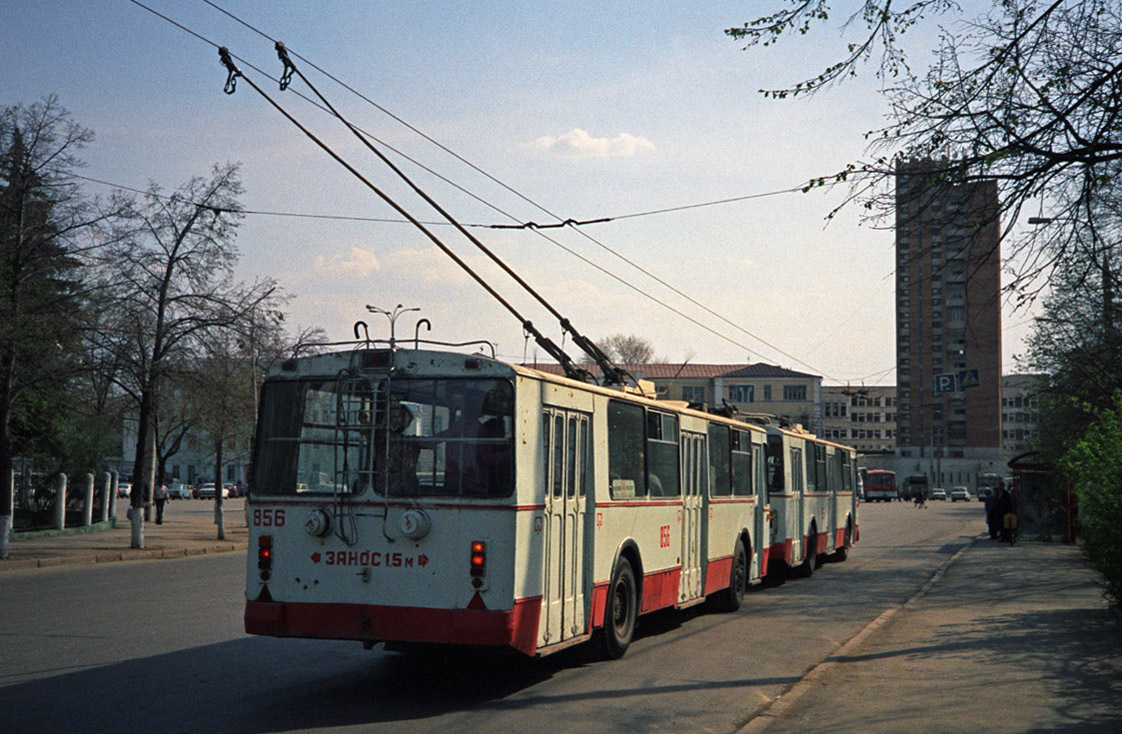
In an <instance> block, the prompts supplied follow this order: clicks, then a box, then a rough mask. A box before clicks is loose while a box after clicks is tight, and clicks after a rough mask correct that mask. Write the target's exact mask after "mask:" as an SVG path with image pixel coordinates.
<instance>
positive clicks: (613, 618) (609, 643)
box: [600, 558, 639, 660]
mask: <svg viewBox="0 0 1122 734" xmlns="http://www.w3.org/2000/svg"><path fill="white" fill-rule="evenodd" d="M638 616H639V595H638V593H637V586H636V584H635V571H634V570H632V568H631V563H630V561H628V560H627V559H626V558H620V559H619V560H617V561H616V567H615V570H614V571H612V582H611V584H609V585H608V599H607V602H606V605H605V609H604V631H603V635H602V636H601V638H600V642H601V645H600V649H601V652H602V653H603V655H604V658H605V659H607V660H618V659H620V658H622V657H623V655H624V653H626V652H627V648H628V647H630V645H631V639H632V638H633V637H634V636H635V622H636V620H637V619H638Z"/></svg>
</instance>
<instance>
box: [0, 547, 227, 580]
mask: <svg viewBox="0 0 1122 734" xmlns="http://www.w3.org/2000/svg"><path fill="white" fill-rule="evenodd" d="M248 548H249V543H242V542H230V543H218V544H216V545H209V546H203V547H200V548H182V547H179V548H152V549H144V548H130V549H128V550H127V551H113V552H110V553H97V554H89V553H87V554H82V555H71V556H60V557H57V558H29V559H26V560H0V573H3V572H5V571H26V570H30V569H35V568H59V567H63V566H93V565H97V564H102V563H117V562H121V561H152V560H164V559H171V558H187V557H190V556H202V555H212V554H217V553H233V552H236V551H245V550H247V549H248Z"/></svg>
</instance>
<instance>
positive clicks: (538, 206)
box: [203, 0, 833, 379]
mask: <svg viewBox="0 0 1122 734" xmlns="http://www.w3.org/2000/svg"><path fill="white" fill-rule="evenodd" d="M203 2H205V3H206V4H207V5H210V6H211V7H212V8H214V9H215V10H217V11H219V12H220V13H222V14H224V15H226V16H227V17H229V18H231V19H233V20H234V21H236V22H237V23H239V24H241V25H243V26H245V27H246V28H248V29H249V30H251V31H253V32H254V33H256V34H258V35H259V36H261V37H262V38H265V39H267V40H269V41H271V42H273V43H274V44H275V43H277V39H275V38H273V37H272V36H270V35H269V34H267V33H265V32H264V31H262V30H261V29H259V28H257V27H256V26H254V25H253V24H251V23H248V22H246V21H245V20H243V19H241V18H239V17H238V16H237V15H235V14H233V13H231V12H230V11H228V10H226V9H225V8H223V7H221V6H219V5H218V4H216V3H214V2H212V0H203ZM291 54H292V55H293V56H295V57H296V58H298V59H300V60H301V61H303V62H304V63H306V64H308V65H309V66H310V67H312V68H313V69H315V70H316V71H318V72H319V73H321V74H323V75H324V76H326V77H327V78H328V79H330V80H332V81H333V82H335V83H336V84H338V85H339V86H341V87H343V88H344V89H346V90H347V91H349V92H351V93H352V94H354V95H355V96H357V97H358V98H360V99H362V100H363V101H365V102H367V103H368V104H370V105H371V106H372V107H374V108H375V109H377V110H378V111H380V112H381V113H382V114H384V115H386V116H387V117H389V118H390V119H392V120H394V121H396V122H397V123H399V124H401V125H403V126H404V127H405V128H407V129H408V130H410V131H412V132H413V133H415V134H417V135H419V136H420V137H422V138H424V139H425V140H427V141H428V142H430V143H432V144H433V145H435V146H436V147H437V148H439V149H440V150H442V151H444V152H445V153H447V154H448V155H450V156H452V157H453V158H455V159H456V160H458V161H460V162H461V163H463V164H464V165H466V166H468V167H469V168H471V169H472V170H473V171H476V172H477V173H479V174H480V175H482V176H484V177H485V178H487V179H488V180H490V181H492V182H494V183H495V184H496V185H498V186H500V187H501V188H503V189H505V190H506V191H508V192H510V193H511V194H513V195H515V196H516V197H518V198H520V199H522V200H523V201H525V202H526V203H528V204H530V205H531V206H533V207H534V208H536V209H538V210H539V211H541V212H543V213H544V214H547V215H549V216H551V217H553V218H554V219H557V220H558V222H559V223H558V224H550V225H541V224H537V223H534V222H524V223H520V224H516V225H491V227H492V228H493V229H529V230H531V231H534V232H536V233H537V234H538V235H540V236H541V237H543V238H545V239H546V240H547V241H548V242H551V243H552V244H553V245H554V246H556V247H559V248H561V249H562V250H564V251H565V252H567V253H569V254H570V255H573V256H575V257H577V258H579V259H580V260H581V261H582V262H584V263H586V264H588V265H591V266H592V267H594V268H596V269H597V270H599V271H600V272H602V273H604V274H606V275H608V276H610V277H612V278H613V279H615V280H616V281H618V282H620V283H622V284H624V285H626V286H627V287H629V288H631V289H632V290H634V291H635V292H636V293H639V294H641V295H643V296H644V297H646V298H648V299H649V300H652V301H654V302H655V303H657V304H658V305H660V306H662V307H663V308H666V309H668V310H670V311H672V312H674V313H676V314H677V315H679V316H681V317H683V318H685V319H686V320H688V321H689V322H690V323H693V324H694V325H695V326H699V327H701V328H703V329H705V330H706V331H708V332H709V333H711V334H713V335H715V336H717V337H719V338H721V339H723V340H724V341H727V342H729V343H730V344H733V345H734V346H737V347H739V348H741V349H744V350H745V351H746V352H748V353H749V354H753V353H755V354H757V356H762V355H759V354H758V352H755V350H752V349H749V348H748V347H747V346H745V345H743V344H740V343H739V342H736V341H735V340H733V339H730V338H728V337H726V336H725V335H723V334H720V333H718V332H717V331H715V330H714V329H712V328H710V327H708V326H705V325H704V324H702V323H701V322H699V321H697V320H695V319H693V318H692V317H689V316H686V315H685V314H683V313H682V312H681V311H679V310H678V309H676V308H674V307H672V306H670V305H669V304H667V303H665V302H664V301H660V300H658V299H657V298H654V297H653V296H651V295H650V294H649V293H646V292H645V291H643V290H642V289H640V288H638V287H637V286H635V285H633V284H631V283H630V282H628V281H626V280H623V279H622V278H620V277H619V276H617V275H615V274H614V273H611V272H609V271H608V270H607V269H605V268H603V267H601V266H600V265H597V264H595V263H593V262H592V261H591V260H588V259H587V258H585V257H583V256H581V255H578V254H577V253H576V252H574V251H573V250H571V249H569V248H568V247H565V246H564V245H562V244H561V243H559V242H557V241H556V240H553V239H552V238H550V237H547V236H546V235H544V234H542V233H541V232H539V231H538V230H540V229H545V228H560V227H564V226H570V227H572V228H573V229H574V230H575V231H576V232H579V233H580V234H581V235H582V236H584V237H585V238H587V239H588V240H589V241H591V242H592V243H594V244H595V245H597V246H598V247H600V248H601V249H603V250H605V251H606V252H608V253H610V254H612V255H614V256H615V257H616V258H618V259H619V260H621V261H622V262H624V263H626V264H628V265H630V266H631V267H632V268H635V269H636V270H638V271H639V272H641V273H643V274H644V275H646V276H647V277H649V278H651V279H653V280H654V281H655V282H657V283H659V284H660V285H662V286H663V287H664V288H667V289H668V290H670V291H671V292H673V293H674V294H676V295H678V296H679V297H681V298H684V299H686V300H687V301H689V302H690V303H692V304H693V305H694V306H697V307H698V308H700V309H702V310H703V311H705V312H706V313H708V314H709V315H711V316H713V317H715V318H717V319H719V320H720V321H722V322H724V323H725V324H727V325H729V326H731V327H733V328H734V329H736V330H738V331H740V332H742V333H743V334H745V335H747V336H749V337H751V338H752V339H755V340H756V341H758V342H759V343H761V344H763V345H764V346H766V347H768V348H769V349H771V350H773V351H775V352H776V353H778V354H781V355H783V356H785V357H787V358H788V359H791V360H794V361H795V362H797V363H798V364H800V365H802V366H804V367H806V368H808V369H810V370H813V371H816V372H822V374H823V375H824V376H827V377H828V375H825V372H823V371H822V370H818V369H816V368H815V367H814V366H813V365H811V364H809V363H807V362H805V361H803V360H801V359H799V358H798V357H795V356H794V355H792V354H789V353H788V352H786V351H784V350H783V349H780V348H779V347H777V346H775V345H774V344H771V343H770V342H768V341H767V340H766V339H763V338H762V337H760V336H757V335H756V334H754V333H752V332H751V331H749V330H748V329H745V328H744V327H742V326H740V325H738V324H736V323H734V322H733V321H731V320H729V319H728V318H726V317H724V316H722V315H721V314H719V313H717V312H716V311H714V310H713V309H711V308H710V307H708V306H706V305H704V304H703V303H701V302H700V301H698V300H696V299H695V298H693V297H692V296H689V295H687V294H686V293H684V292H683V291H681V290H680V289H678V288H677V287H675V286H673V285H671V284H670V283H668V282H667V281H665V280H664V279H662V278H660V277H659V276H657V275H655V274H654V273H651V272H650V271H648V270H647V269H645V268H643V267H642V266H640V265H639V264H638V263H635V262H633V261H632V260H630V259H629V258H627V257H625V256H624V255H622V254H621V253H619V252H617V251H616V250H614V249H612V248H611V247H609V246H608V245H606V244H604V243H603V242H600V241H599V240H597V239H596V238H595V237H592V236H591V235H589V234H587V233H586V232H583V231H582V230H580V229H579V228H578V226H579V225H582V224H600V223H603V222H607V221H619V220H621V219H632V218H636V217H643V216H651V215H654V214H665V213H670V212H677V211H686V210H689V209H698V208H702V207H707V206H716V205H720V204H728V203H733V202H738V201H747V200H750V199H758V198H764V197H768V196H776V195H780V194H787V193H796V192H799V191H802V189H803V187H802V186H797V187H792V188H789V189H782V190H779V191H772V192H767V193H762V194H749V195H747V196H739V197H732V198H727V199H721V200H719V201H712V202H705V203H701V204H687V205H684V206H677V207H669V208H665V209H656V210H650V211H646V212H638V213H634V214H625V215H620V216H615V217H602V218H598V219H592V220H586V221H574V220H572V219H563V218H562V217H561V216H559V215H557V214H555V213H554V212H552V211H550V210H549V209H548V208H546V207H545V206H543V205H542V204H540V203H538V202H536V201H534V200H533V199H531V198H529V197H528V196H526V195H524V194H522V193H521V192H520V191H518V190H516V189H514V188H513V187H511V186H509V185H508V184H506V183H505V182H503V181H501V180H500V179H498V178H495V177H494V176H492V175H491V174H490V173H488V172H487V171H485V170H483V169H482V168H480V167H479V166H477V165H475V164H474V163H472V162H471V161H469V160H467V159H466V158H464V157H463V156H461V155H460V154H458V153H456V152H455V151H454V150H451V149H450V148H448V147H447V146H445V145H444V144H442V143H441V142H439V141H438V140H435V139H434V138H432V137H430V136H429V135H427V134H426V133H425V132H424V131H422V130H419V129H418V128H416V127H414V126H413V125H412V124H410V123H409V122H408V121H406V120H404V119H402V118H401V117H399V116H398V115H396V114H394V113H393V112H392V111H390V110H388V109H386V108H385V107H383V106H382V105H380V104H378V103H377V102H375V101H374V100H372V99H370V98H369V97H367V96H366V95H365V94H363V93H362V92H360V91H358V90H357V89H355V88H354V87H352V86H350V85H349V84H347V83H346V82H344V81H343V80H341V79H339V78H338V77H336V76H335V75H334V74H332V73H331V72H329V71H327V70H325V69H323V68H322V67H320V66H318V65H317V64H316V63H315V62H313V61H311V60H309V59H307V58H306V57H304V56H301V55H300V54H299V53H297V52H295V51H292V52H291ZM301 78H304V77H303V74H301ZM306 81H307V79H306V78H305V82H306ZM309 86H311V85H310V84H309ZM317 94H318V92H317ZM364 134H367V133H364ZM371 137H372V136H371ZM375 139H376V138H375ZM390 149H391V150H393V148H390ZM394 152H395V153H397V154H398V155H403V154H402V153H401V152H400V151H397V150H394ZM403 157H405V158H406V159H407V160H410V162H412V163H414V165H418V166H420V167H421V168H422V169H424V170H426V171H428V172H429V173H430V174H432V175H435V176H437V177H438V178H440V179H441V180H443V181H445V182H446V183H449V184H450V185H453V186H455V187H456V188H457V189H459V190H460V191H464V190H463V189H460V187H459V186H457V185H456V184H454V183H452V182H451V181H449V180H448V179H446V178H444V177H443V176H440V175H439V174H437V173H435V172H434V171H432V170H430V169H429V168H427V167H425V166H423V165H421V164H419V163H417V162H416V161H413V160H412V159H411V158H408V157H407V156H404V155H403ZM465 193H469V192H465ZM471 195H472V196H473V197H474V198H475V199H476V200H477V201H480V202H481V203H484V204H485V205H487V206H488V207H490V208H491V209H493V210H494V211H496V212H499V213H500V214H502V215H503V216H506V217H507V218H509V219H510V220H511V221H512V222H518V221H519V220H518V218H517V217H514V216H513V215H511V214H509V213H507V212H505V211H503V210H502V209H500V208H499V207H497V206H494V205H492V204H490V203H489V202H486V201H484V200H483V199H481V198H480V197H477V196H475V195H474V194H471ZM831 379H833V378H831Z"/></svg>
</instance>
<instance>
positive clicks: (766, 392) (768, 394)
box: [764, 385, 771, 401]
mask: <svg viewBox="0 0 1122 734" xmlns="http://www.w3.org/2000/svg"><path fill="white" fill-rule="evenodd" d="M764 400H765V401H770V400H771V385H764Z"/></svg>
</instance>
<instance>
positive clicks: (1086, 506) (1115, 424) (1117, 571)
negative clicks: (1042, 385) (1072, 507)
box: [1061, 392, 1122, 605]
mask: <svg viewBox="0 0 1122 734" xmlns="http://www.w3.org/2000/svg"><path fill="white" fill-rule="evenodd" d="M1112 402H1113V407H1112V408H1111V409H1108V410H1104V411H1102V413H1101V414H1100V416H1099V418H1098V419H1097V420H1096V421H1095V422H1094V423H1093V424H1092V425H1091V426H1090V427H1089V430H1087V431H1086V432H1085V433H1084V434H1083V437H1082V438H1081V439H1080V440H1079V441H1078V442H1076V443H1075V445H1074V446H1072V448H1071V450H1070V451H1069V452H1068V453H1067V454H1066V455H1065V457H1064V459H1063V461H1062V462H1061V468H1062V469H1063V471H1064V473H1065V474H1066V475H1067V476H1068V477H1070V478H1071V479H1072V481H1073V483H1074V486H1075V492H1076V495H1077V497H1078V498H1079V505H1080V508H1081V510H1082V513H1081V522H1080V528H1079V534H1080V536H1081V537H1082V538H1083V543H1084V545H1083V547H1084V550H1085V551H1086V553H1087V556H1088V557H1089V558H1090V559H1091V562H1092V563H1094V564H1095V567H1096V568H1097V569H1098V570H1099V571H1100V572H1101V573H1102V574H1103V578H1104V584H1103V591H1104V593H1105V595H1106V597H1107V599H1109V600H1110V601H1112V602H1113V603H1114V604H1116V605H1119V604H1122V526H1119V524H1118V518H1119V517H1122V392H1119V393H1116V394H1115V396H1114V399H1113V401H1112Z"/></svg>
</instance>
